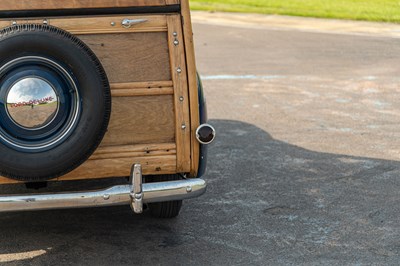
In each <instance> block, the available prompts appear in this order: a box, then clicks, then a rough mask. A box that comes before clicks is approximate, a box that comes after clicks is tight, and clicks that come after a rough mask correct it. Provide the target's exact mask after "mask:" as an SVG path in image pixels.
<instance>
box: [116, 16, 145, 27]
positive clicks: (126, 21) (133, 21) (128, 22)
mask: <svg viewBox="0 0 400 266" xmlns="http://www.w3.org/2000/svg"><path fill="white" fill-rule="evenodd" d="M147 21H148V19H129V18H126V19H124V20H122V22H121V25H122V26H123V27H124V28H126V29H129V28H130V27H132V26H133V25H136V24H140V23H144V22H147Z"/></svg>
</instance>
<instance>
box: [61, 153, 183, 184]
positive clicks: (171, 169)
mask: <svg viewBox="0 0 400 266" xmlns="http://www.w3.org/2000/svg"><path fill="white" fill-rule="evenodd" d="M135 163H140V164H141V165H142V171H143V174H144V175H156V174H173V173H176V155H160V156H147V157H132V158H112V159H100V160H88V161H86V162H85V163H84V164H82V165H81V166H80V167H78V168H77V169H75V170H74V171H72V172H70V173H68V174H67V175H65V176H62V177H60V178H58V179H57V180H79V179H95V178H108V177H121V176H129V174H130V171H131V167H132V164H135Z"/></svg>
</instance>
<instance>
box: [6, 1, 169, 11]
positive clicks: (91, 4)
mask: <svg viewBox="0 0 400 266" xmlns="http://www.w3.org/2000/svg"><path fill="white" fill-rule="evenodd" d="M167 2H168V4H172V3H174V2H176V1H174V0H172V1H171V0H18V1H16V0H1V1H0V10H38V9H74V8H111V7H134V6H162V5H166V4H167Z"/></svg>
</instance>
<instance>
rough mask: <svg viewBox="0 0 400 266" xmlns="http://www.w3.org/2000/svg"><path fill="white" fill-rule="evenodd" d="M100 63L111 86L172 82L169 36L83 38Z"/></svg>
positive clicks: (103, 35)
mask: <svg viewBox="0 0 400 266" xmlns="http://www.w3.org/2000/svg"><path fill="white" fill-rule="evenodd" d="M79 38H80V39H81V40H82V41H83V42H85V43H86V44H87V45H88V46H89V47H90V48H91V49H92V50H93V51H94V53H95V54H96V55H97V57H98V58H99V59H100V61H101V63H102V65H103V67H104V68H105V70H106V73H107V76H108V79H109V81H110V83H126V82H144V81H165V80H171V68H170V63H169V60H170V59H169V52H168V40H167V33H165V32H156V33H131V34H122V33H117V34H99V35H97V34H93V35H80V36H79Z"/></svg>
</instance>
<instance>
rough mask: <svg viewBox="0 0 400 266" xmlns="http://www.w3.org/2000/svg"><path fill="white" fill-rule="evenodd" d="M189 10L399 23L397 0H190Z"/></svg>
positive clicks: (398, 1)
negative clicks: (190, 8)
mask: <svg viewBox="0 0 400 266" xmlns="http://www.w3.org/2000/svg"><path fill="white" fill-rule="evenodd" d="M190 4H191V7H192V9H193V10H207V11H226V12H246V13H261V14H279V15H291V16H304V17H320V18H338V19H354V20H368V21H385V22H397V23H400V0H190Z"/></svg>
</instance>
